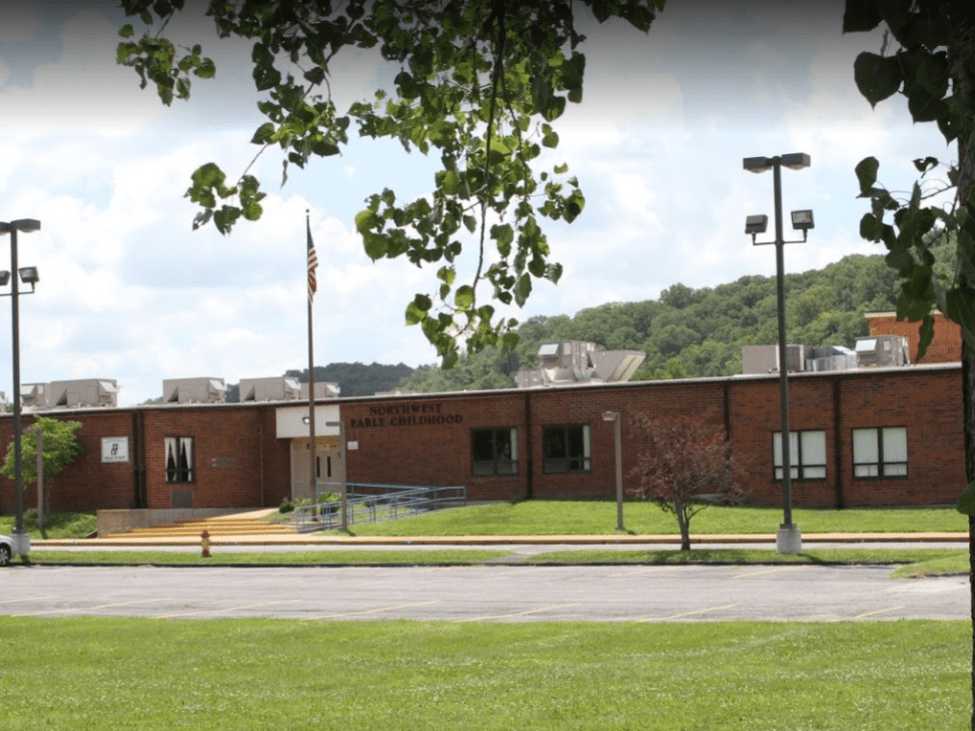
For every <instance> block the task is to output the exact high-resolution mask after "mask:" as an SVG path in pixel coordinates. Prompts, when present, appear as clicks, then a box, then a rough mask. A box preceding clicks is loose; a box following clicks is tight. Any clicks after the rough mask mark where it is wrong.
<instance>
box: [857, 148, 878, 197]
mask: <svg viewBox="0 0 975 731" xmlns="http://www.w3.org/2000/svg"><path fill="white" fill-rule="evenodd" d="M879 170H880V162H879V161H878V160H877V158H875V157H865V158H863V159H862V160H861V161H860V162H858V163H857V166H856V167H855V168H854V170H853V171H854V172H855V173H856V176H857V180H858V181H859V183H860V195H859V197H860V198H866V197H869V196H870V194H871V192H872V191H873V184H874V183H876V182H877V172H878V171H879Z"/></svg>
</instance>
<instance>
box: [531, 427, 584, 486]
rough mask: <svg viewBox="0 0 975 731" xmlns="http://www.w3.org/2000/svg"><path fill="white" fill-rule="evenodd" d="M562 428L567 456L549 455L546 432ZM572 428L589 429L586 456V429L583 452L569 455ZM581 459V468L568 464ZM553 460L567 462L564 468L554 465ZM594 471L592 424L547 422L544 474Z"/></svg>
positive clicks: (544, 440)
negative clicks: (573, 467)
mask: <svg viewBox="0 0 975 731" xmlns="http://www.w3.org/2000/svg"><path fill="white" fill-rule="evenodd" d="M556 429H558V430H560V431H561V432H562V435H563V439H564V442H563V443H564V445H565V452H566V456H565V457H549V455H548V454H547V453H546V452H547V447H548V439H547V437H546V432H549V431H554V430H556ZM570 429H581V430H585V429H588V430H589V455H588V456H586V453H585V451H586V450H585V444H586V438H585V431H583V432H582V445H583V449H582V452H583V453H582V454H581V455H579V456H578V457H575V456H571V455H569V430H570ZM576 459H577V460H579V462H580V463H581V465H582V466H581V468H580V469H571V468H570V467H569V466H568V465H569V463H571V462H572V461H573V460H576ZM552 460H558V461H559V462H563V463H565V464H566V466H565V467H564V468H558V467H553V466H552V464H551V461H552ZM591 472H592V426H590V425H589V424H585V423H581V424H580V423H576V424H545V425H543V426H542V474H545V475H572V474H589V473H591Z"/></svg>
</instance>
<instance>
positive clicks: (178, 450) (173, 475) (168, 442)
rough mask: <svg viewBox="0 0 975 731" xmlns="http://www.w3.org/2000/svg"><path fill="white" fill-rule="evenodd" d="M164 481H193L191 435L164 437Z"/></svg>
mask: <svg viewBox="0 0 975 731" xmlns="http://www.w3.org/2000/svg"><path fill="white" fill-rule="evenodd" d="M164 441H165V446H166V482H193V476H194V474H193V473H194V472H195V470H194V469H193V437H166V439H165V440H164Z"/></svg>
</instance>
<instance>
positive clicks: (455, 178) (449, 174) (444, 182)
mask: <svg viewBox="0 0 975 731" xmlns="http://www.w3.org/2000/svg"><path fill="white" fill-rule="evenodd" d="M440 187H441V188H443V192H444V193H446V194H447V195H456V193H457V190H458V189H459V187H460V176H459V175H458V174H457V171H456V170H448V171H446V172H445V173H444V174H443V178H442V179H441V181H440Z"/></svg>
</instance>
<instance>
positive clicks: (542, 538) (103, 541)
mask: <svg viewBox="0 0 975 731" xmlns="http://www.w3.org/2000/svg"><path fill="white" fill-rule="evenodd" d="M802 541H803V543H960V544H965V543H967V542H968V534H967V533H962V532H958V533H949V532H946V533H934V532H930V533H807V534H804V535H803V536H802ZM210 542H211V544H212V545H214V546H508V545H538V546H545V545H580V546H586V545H592V546H597V545H618V546H629V545H641V544H642V545H646V544H653V545H658V544H670V545H672V544H674V543H680V536H679V535H676V534H646V535H619V534H613V533H610V534H605V535H493V536H335V535H330V536H323V535H313V534H304V535H301V534H298V535H275V534H269V535H242V536H232V535H228V536H215V537H213V538H212V539H211V541H210ZM691 542H692V543H696V544H700V543H731V544H742V545H748V544H753V543H775V534H774V533H749V534H743V533H739V534H720V533H712V534H692V535H691ZM199 544H200V539H199V537H195V536H186V537H180V538H151V537H150V538H83V539H50V540H42V539H39V540H35V541H32V542H31V545H32V546H33V547H35V548H58V547H69V546H70V547H79V548H80V547H85V548H100V547H130V548H153V547H155V546H198V545H199Z"/></svg>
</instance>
